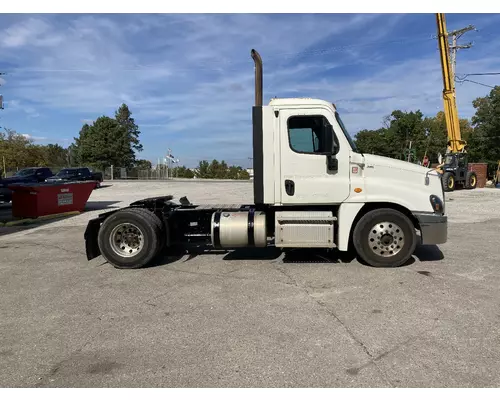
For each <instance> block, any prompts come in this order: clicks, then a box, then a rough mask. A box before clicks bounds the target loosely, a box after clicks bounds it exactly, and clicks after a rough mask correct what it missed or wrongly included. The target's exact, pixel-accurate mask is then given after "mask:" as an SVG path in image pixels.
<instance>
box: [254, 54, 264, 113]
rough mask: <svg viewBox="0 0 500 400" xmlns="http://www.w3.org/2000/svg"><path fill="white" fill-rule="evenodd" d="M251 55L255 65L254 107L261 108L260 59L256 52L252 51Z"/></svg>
mask: <svg viewBox="0 0 500 400" xmlns="http://www.w3.org/2000/svg"><path fill="white" fill-rule="evenodd" d="M251 55H252V58H253V61H254V63H255V106H257V107H262V102H263V93H262V58H261V57H260V54H259V53H258V52H257V50H254V49H252V51H251Z"/></svg>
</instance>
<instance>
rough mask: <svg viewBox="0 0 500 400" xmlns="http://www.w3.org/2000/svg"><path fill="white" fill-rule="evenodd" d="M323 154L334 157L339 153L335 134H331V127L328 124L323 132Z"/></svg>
mask: <svg viewBox="0 0 500 400" xmlns="http://www.w3.org/2000/svg"><path fill="white" fill-rule="evenodd" d="M325 133H326V134H325V152H326V154H327V155H329V156H334V155H336V154H337V153H338V152H339V149H340V146H339V142H338V141H337V137H336V136H335V132H333V126H331V125H330V124H328V125H327V126H326V132H325Z"/></svg>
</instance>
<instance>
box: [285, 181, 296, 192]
mask: <svg viewBox="0 0 500 400" xmlns="http://www.w3.org/2000/svg"><path fill="white" fill-rule="evenodd" d="M285 191H286V194H287V195H289V196H293V195H294V193H295V182H294V181H292V180H290V179H286V180H285Z"/></svg>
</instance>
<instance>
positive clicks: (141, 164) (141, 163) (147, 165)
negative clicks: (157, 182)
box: [134, 160, 153, 169]
mask: <svg viewBox="0 0 500 400" xmlns="http://www.w3.org/2000/svg"><path fill="white" fill-rule="evenodd" d="M134 166H135V167H136V168H138V169H151V168H153V164H151V161H149V160H137V161H136V162H135V163H134Z"/></svg>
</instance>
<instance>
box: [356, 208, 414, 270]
mask: <svg viewBox="0 0 500 400" xmlns="http://www.w3.org/2000/svg"><path fill="white" fill-rule="evenodd" d="M353 243H354V248H355V249H356V252H357V253H358V255H359V257H360V258H361V259H362V260H363V261H364V262H366V263H367V264H369V265H371V266H372V267H386V268H394V267H399V266H401V265H403V264H404V263H405V262H406V261H408V260H409V259H410V257H411V256H412V254H413V252H414V251H415V247H416V245H417V235H416V233H415V227H414V225H413V223H412V221H411V220H410V219H409V218H408V217H407V216H406V215H404V214H403V213H401V212H399V211H397V210H394V209H392V208H382V209H378V210H373V211H369V212H368V213H366V214H365V215H364V216H363V217H361V219H360V220H359V221H358V223H357V224H356V227H355V228H354V232H353Z"/></svg>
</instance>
